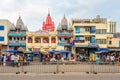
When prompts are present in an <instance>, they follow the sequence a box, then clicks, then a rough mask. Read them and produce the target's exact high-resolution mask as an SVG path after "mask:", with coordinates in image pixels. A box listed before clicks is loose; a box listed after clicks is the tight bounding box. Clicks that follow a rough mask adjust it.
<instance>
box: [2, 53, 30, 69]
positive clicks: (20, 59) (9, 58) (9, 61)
mask: <svg viewBox="0 0 120 80" xmlns="http://www.w3.org/2000/svg"><path fill="white" fill-rule="evenodd" d="M30 61H31V57H30V56H28V55H18V54H1V55H0V64H1V65H3V66H6V65H7V66H13V67H14V66H17V67H18V66H21V65H27V64H29V62H30Z"/></svg>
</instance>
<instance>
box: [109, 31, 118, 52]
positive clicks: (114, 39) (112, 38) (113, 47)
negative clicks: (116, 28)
mask: <svg viewBox="0 0 120 80" xmlns="http://www.w3.org/2000/svg"><path fill="white" fill-rule="evenodd" d="M107 47H108V48H109V49H110V51H120V33H108V34H107Z"/></svg>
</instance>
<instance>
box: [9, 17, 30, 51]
mask: <svg viewBox="0 0 120 80" xmlns="http://www.w3.org/2000/svg"><path fill="white" fill-rule="evenodd" d="M27 31H28V29H27V27H26V26H25V25H24V23H23V21H22V19H21V17H20V16H19V19H18V20H17V23H16V26H14V25H13V27H12V28H10V30H9V33H8V46H9V48H10V49H14V50H17V49H18V48H19V47H22V48H23V49H26V32H27Z"/></svg>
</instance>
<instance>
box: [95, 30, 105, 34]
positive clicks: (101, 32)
mask: <svg viewBox="0 0 120 80" xmlns="http://www.w3.org/2000/svg"><path fill="white" fill-rule="evenodd" d="M96 34H106V29H97V30H96Z"/></svg>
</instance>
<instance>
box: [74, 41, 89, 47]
mask: <svg viewBox="0 0 120 80" xmlns="http://www.w3.org/2000/svg"><path fill="white" fill-rule="evenodd" d="M74 45H75V46H76V47H88V41H85V40H74Z"/></svg>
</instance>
